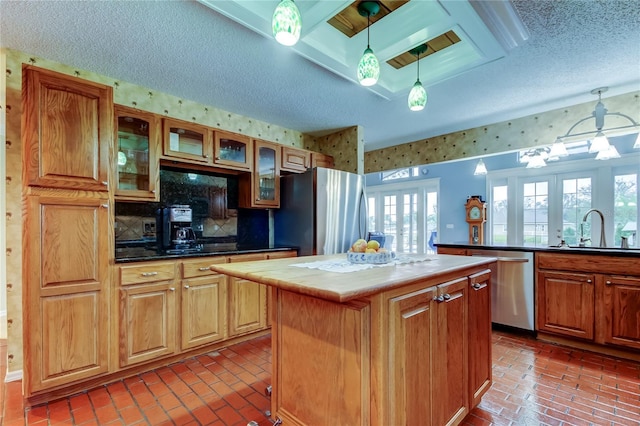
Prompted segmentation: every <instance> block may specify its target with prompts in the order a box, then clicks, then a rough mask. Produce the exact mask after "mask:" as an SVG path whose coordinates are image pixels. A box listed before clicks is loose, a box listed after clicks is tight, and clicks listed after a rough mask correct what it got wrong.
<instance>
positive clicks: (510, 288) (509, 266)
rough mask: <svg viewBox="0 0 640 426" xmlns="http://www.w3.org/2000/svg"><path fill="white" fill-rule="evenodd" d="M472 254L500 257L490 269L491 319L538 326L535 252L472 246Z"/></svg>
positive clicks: (530, 326) (516, 325) (503, 323)
mask: <svg viewBox="0 0 640 426" xmlns="http://www.w3.org/2000/svg"><path fill="white" fill-rule="evenodd" d="M471 256H488V257H495V258H497V259H498V262H497V264H498V267H497V271H491V272H492V274H491V288H492V289H491V322H493V323H494V324H501V325H506V326H509V327H515V328H520V329H523V330H530V331H533V330H535V326H534V294H533V282H534V275H533V252H527V251H516V250H514V251H511V250H487V249H472V250H471Z"/></svg>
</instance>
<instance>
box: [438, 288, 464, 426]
mask: <svg viewBox="0 0 640 426" xmlns="http://www.w3.org/2000/svg"><path fill="white" fill-rule="evenodd" d="M468 292H469V285H468V278H467V277H464V278H459V279H456V280H452V281H449V282H446V283H443V284H439V285H438V296H437V302H438V306H437V308H438V311H437V318H438V332H437V337H438V343H437V347H436V348H435V351H434V352H433V353H434V354H435V360H436V361H435V365H436V366H437V368H438V372H437V374H436V378H437V382H436V386H435V388H434V389H433V390H432V391H433V392H434V393H435V395H437V399H436V400H435V401H436V402H435V403H434V417H433V419H434V421H433V423H432V424H438V425H446V424H458V423H460V422H461V421H462V419H464V417H465V416H466V415H467V414H468V413H469V375H468V368H469V366H468V365H469V363H468V338H469V336H468V329H469V328H468V327H469V326H468V298H469V296H468Z"/></svg>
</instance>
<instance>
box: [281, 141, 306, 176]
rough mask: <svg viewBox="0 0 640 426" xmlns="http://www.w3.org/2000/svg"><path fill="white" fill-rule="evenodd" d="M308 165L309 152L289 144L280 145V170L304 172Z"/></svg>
mask: <svg viewBox="0 0 640 426" xmlns="http://www.w3.org/2000/svg"><path fill="white" fill-rule="evenodd" d="M309 167H311V152H309V151H306V150H304V149H298V148H293V147H290V146H283V147H282V152H281V162H280V170H281V171H287V172H304V171H306V170H307V169H308V168H309Z"/></svg>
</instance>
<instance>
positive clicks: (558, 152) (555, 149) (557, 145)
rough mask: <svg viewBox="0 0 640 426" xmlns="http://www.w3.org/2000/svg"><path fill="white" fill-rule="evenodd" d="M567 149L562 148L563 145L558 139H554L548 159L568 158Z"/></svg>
mask: <svg viewBox="0 0 640 426" xmlns="http://www.w3.org/2000/svg"><path fill="white" fill-rule="evenodd" d="M568 155H569V153H568V152H567V148H566V147H565V146H564V143H563V142H562V141H561V140H560V139H556V141H555V142H554V143H553V145H551V151H549V158H561V157H566V156H568Z"/></svg>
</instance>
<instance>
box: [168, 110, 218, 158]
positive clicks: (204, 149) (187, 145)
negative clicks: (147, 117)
mask: <svg viewBox="0 0 640 426" xmlns="http://www.w3.org/2000/svg"><path fill="white" fill-rule="evenodd" d="M163 133H164V155H166V156H169V157H176V158H181V159H183V160H190V161H194V162H198V163H207V164H211V163H212V152H213V145H212V141H211V140H212V131H211V129H208V128H207V127H205V126H200V125H198V124H194V123H188V122H185V121H179V120H172V119H168V118H165V119H164V132H163Z"/></svg>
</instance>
